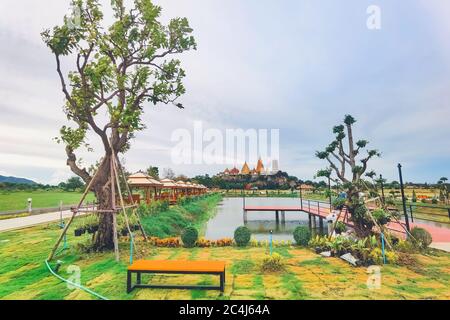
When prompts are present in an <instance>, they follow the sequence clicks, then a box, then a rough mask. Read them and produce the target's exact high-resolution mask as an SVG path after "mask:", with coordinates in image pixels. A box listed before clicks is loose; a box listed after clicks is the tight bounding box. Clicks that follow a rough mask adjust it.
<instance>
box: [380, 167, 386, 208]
mask: <svg viewBox="0 0 450 320" xmlns="http://www.w3.org/2000/svg"><path fill="white" fill-rule="evenodd" d="M380 183H381V201H382V202H383V204H384V203H385V202H384V201H385V200H384V183H383V176H382V175H381V174H380Z"/></svg>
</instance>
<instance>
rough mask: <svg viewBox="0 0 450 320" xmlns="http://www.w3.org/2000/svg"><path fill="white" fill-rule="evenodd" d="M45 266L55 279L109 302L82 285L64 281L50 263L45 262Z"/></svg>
mask: <svg viewBox="0 0 450 320" xmlns="http://www.w3.org/2000/svg"><path fill="white" fill-rule="evenodd" d="M45 265H46V266H47V269H48V270H49V271H50V273H51V274H52V275H54V276H55V277H57V278H58V279H59V280H61V281H64V282H66V283H68V284H71V285H73V286H75V287H77V288H79V289H81V290H83V291H86V292H87V293H90V294H92V295H93V296H95V297H97V298H99V299H101V300H109V299H108V298H105V297H104V296H102V295H100V294H98V293H96V292H94V291H92V290H91V289H88V288H86V287H84V286H82V285H81V284H77V283H75V282H72V281H70V280H67V279H64V278H63V277H61V276H60V275H59V274H57V273H56V272H54V271H53V269H52V268H51V267H50V265H49V263H48V260H45Z"/></svg>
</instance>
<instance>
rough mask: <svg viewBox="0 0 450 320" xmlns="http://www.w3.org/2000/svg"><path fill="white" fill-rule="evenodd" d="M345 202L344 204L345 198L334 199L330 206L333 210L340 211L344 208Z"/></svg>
mask: <svg viewBox="0 0 450 320" xmlns="http://www.w3.org/2000/svg"><path fill="white" fill-rule="evenodd" d="M345 202H346V199H345V198H334V199H333V201H332V203H331V205H332V206H333V208H334V209H336V210H340V209H342V208H343V207H344V205H345Z"/></svg>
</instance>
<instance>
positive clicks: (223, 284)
mask: <svg viewBox="0 0 450 320" xmlns="http://www.w3.org/2000/svg"><path fill="white" fill-rule="evenodd" d="M224 289H225V271H224V272H223V273H221V274H220V291H221V292H223V291H224Z"/></svg>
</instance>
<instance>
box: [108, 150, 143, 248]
mask: <svg viewBox="0 0 450 320" xmlns="http://www.w3.org/2000/svg"><path fill="white" fill-rule="evenodd" d="M115 160H116V161H115V162H116V163H115V164H116V167H117V168H118V170H119V171H120V173H121V175H122V178H123V179H124V181H125V186H126V188H127V193H128V197H129V199H130V201H131V203H132V204H133V205H135V202H134V199H133V196H132V194H131V190H130V186H129V185H128V183H127V180H126V177H125V173H124V172H123V170H122V165H121V164H120V161H119V159H115ZM116 174H117V169H116ZM119 188H120V185H119ZM148 193H149V195H150V189H148ZM121 196H122V194H121ZM122 207H124V206H123V199H122ZM133 214H134V215H135V216H136V218H137V221H138V226H139V229H140V230H141V233H142V235H143V236H144V240H145V241H147V240H148V238H147V234H146V233H145V230H144V227H143V226H142V223H141V219H140V217H139V214H138V213H137V212H136V209H133Z"/></svg>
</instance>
